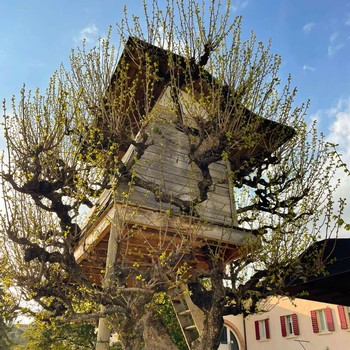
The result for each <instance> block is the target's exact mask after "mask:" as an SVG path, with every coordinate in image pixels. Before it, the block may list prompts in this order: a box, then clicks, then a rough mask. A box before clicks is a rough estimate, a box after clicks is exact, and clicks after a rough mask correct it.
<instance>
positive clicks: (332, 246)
mask: <svg viewBox="0 0 350 350" xmlns="http://www.w3.org/2000/svg"><path fill="white" fill-rule="evenodd" d="M322 247H324V253H323V257H324V258H326V259H327V263H326V273H325V274H321V275H320V276H317V277H310V278H309V279H308V280H307V281H306V282H304V281H300V282H298V283H295V284H294V285H292V286H290V287H289V288H288V293H289V294H290V295H296V296H297V297H298V298H301V299H307V300H314V301H320V302H324V303H331V304H338V305H348V306H350V239H349V238H338V239H329V240H324V241H320V242H317V243H316V244H315V245H313V246H311V247H310V248H309V249H308V250H307V252H310V249H319V248H322ZM303 255H305V254H303ZM305 256H306V255H305ZM301 259H303V257H302V258H301ZM302 292H307V294H304V293H302ZM300 293H302V294H301V295H300Z"/></svg>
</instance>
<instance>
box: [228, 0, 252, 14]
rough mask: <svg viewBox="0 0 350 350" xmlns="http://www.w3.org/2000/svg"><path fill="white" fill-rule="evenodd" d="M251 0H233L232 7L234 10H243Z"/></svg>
mask: <svg viewBox="0 0 350 350" xmlns="http://www.w3.org/2000/svg"><path fill="white" fill-rule="evenodd" d="M248 3H249V0H233V2H232V6H231V9H232V11H234V12H237V11H240V10H243V9H244V8H246V7H247V6H248Z"/></svg>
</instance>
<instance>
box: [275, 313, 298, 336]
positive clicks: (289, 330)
mask: <svg viewBox="0 0 350 350" xmlns="http://www.w3.org/2000/svg"><path fill="white" fill-rule="evenodd" d="M280 321H281V331H282V336H283V337H290V336H293V335H299V334H300V333H299V324H298V316H297V314H293V315H287V316H281V317H280Z"/></svg>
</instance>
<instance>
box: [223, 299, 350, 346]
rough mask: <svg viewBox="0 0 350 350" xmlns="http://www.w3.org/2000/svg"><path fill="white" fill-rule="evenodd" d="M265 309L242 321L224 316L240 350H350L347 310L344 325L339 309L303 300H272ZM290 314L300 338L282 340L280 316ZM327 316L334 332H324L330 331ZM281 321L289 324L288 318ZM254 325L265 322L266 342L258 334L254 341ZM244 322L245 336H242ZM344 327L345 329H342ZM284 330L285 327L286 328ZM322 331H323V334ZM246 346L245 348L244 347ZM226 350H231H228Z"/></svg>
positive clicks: (344, 309) (335, 306) (349, 324)
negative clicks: (316, 328)
mask: <svg viewBox="0 0 350 350" xmlns="http://www.w3.org/2000/svg"><path fill="white" fill-rule="evenodd" d="M264 307H265V309H268V310H269V311H268V312H265V313H261V314H257V315H252V316H249V317H247V318H246V319H245V321H244V320H243V317H242V316H225V323H226V324H227V326H231V327H232V328H233V330H234V332H235V334H236V335H237V338H240V339H242V340H241V341H240V349H239V350H303V349H305V350H350V319H349V309H348V308H347V307H344V308H342V310H343V311H344V314H343V315H345V322H344V317H343V320H342V322H341V318H340V313H339V312H341V311H339V309H338V306H337V305H332V304H325V303H319V302H313V301H307V300H302V299H295V300H293V301H290V300H289V299H288V298H274V299H271V300H270V301H269V302H268V303H266V304H265V305H264ZM322 310H323V311H322ZM325 310H327V311H325ZM311 311H313V314H314V315H316V318H314V323H315V320H317V321H316V323H317V326H318V328H319V332H318V333H315V332H314V327H313V323H312V317H311ZM315 311H316V312H315ZM293 314H296V315H297V328H299V332H298V331H297V330H296V333H299V334H298V335H295V334H292V335H286V336H283V335H282V328H283V326H281V316H291V315H293ZM329 315H331V318H332V320H333V325H334V330H327V328H328V327H330V328H331V329H332V326H331V323H330V322H331V320H329V317H330V316H329ZM323 317H324V318H323ZM322 318H323V320H322ZM284 319H285V320H291V318H288V319H287V318H284ZM265 320H268V321H265ZM256 321H257V322H259V321H260V324H264V325H266V322H267V323H268V328H269V329H268V331H267V333H269V334H267V335H268V337H267V338H268V339H266V338H264V334H260V339H259V340H257V339H256ZM244 322H245V328H246V332H244V326H243V325H244ZM345 326H346V327H347V328H346V329H342V327H343V328H344V327H345ZM286 327H288V326H287V325H286ZM291 327H293V326H291ZM322 328H326V329H323V330H322ZM265 331H266V330H265ZM260 332H262V333H264V330H263V329H262V330H261V331H260V330H259V332H258V333H260ZM245 333H246V337H245ZM244 337H245V341H244ZM245 343H246V345H247V346H246V348H245V347H244V344H245ZM220 349H221V348H220ZM223 349H224V348H223ZM227 349H228V350H230V348H229V347H227ZM225 350H226V348H225Z"/></svg>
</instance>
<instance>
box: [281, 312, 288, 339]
mask: <svg viewBox="0 0 350 350" xmlns="http://www.w3.org/2000/svg"><path fill="white" fill-rule="evenodd" d="M280 321H281V331H282V337H286V336H287V328H286V319H285V318H284V316H281V317H280Z"/></svg>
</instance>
